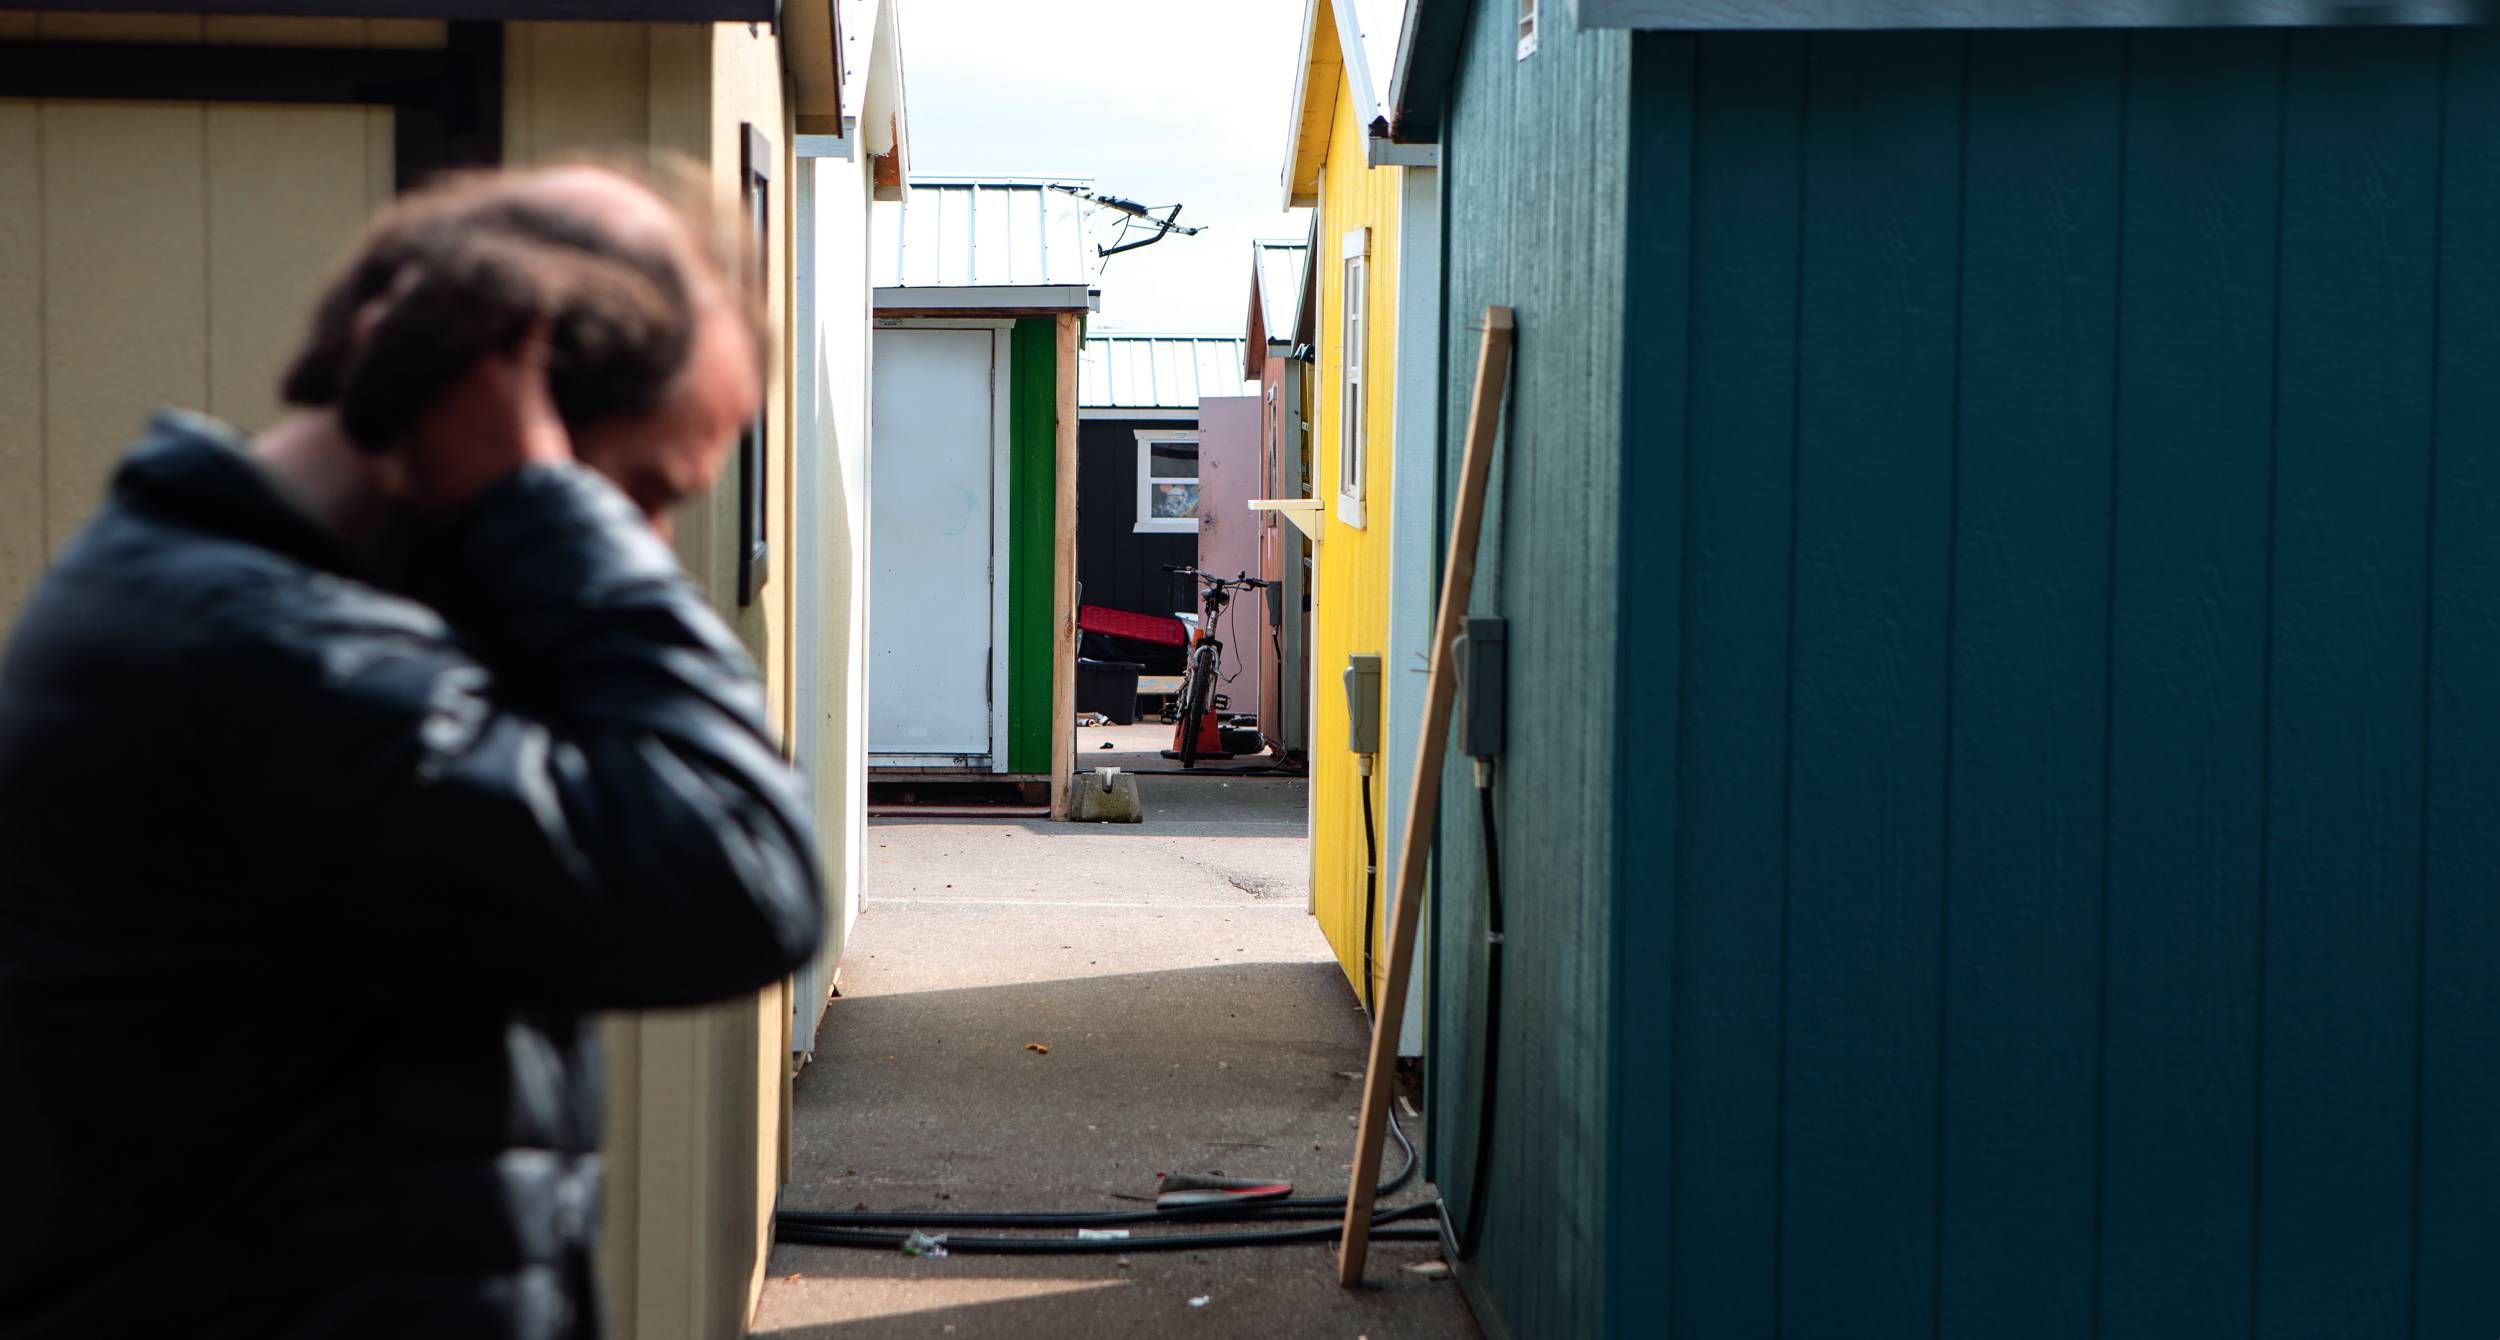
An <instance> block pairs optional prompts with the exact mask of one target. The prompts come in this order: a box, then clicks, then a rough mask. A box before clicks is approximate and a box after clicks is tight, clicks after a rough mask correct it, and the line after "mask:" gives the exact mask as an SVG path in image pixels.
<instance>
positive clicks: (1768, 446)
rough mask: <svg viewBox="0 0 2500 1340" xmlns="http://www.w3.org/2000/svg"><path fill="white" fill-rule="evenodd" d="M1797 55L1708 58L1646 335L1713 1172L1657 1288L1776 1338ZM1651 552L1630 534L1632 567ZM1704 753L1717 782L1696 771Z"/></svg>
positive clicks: (1642, 65) (1647, 788)
mask: <svg viewBox="0 0 2500 1340" xmlns="http://www.w3.org/2000/svg"><path fill="white" fill-rule="evenodd" d="M1803 42H1804V39H1802V38H1799V37H1793V36H1777V37H1762V38H1747V39H1744V40H1742V41H1735V42H1711V43H1706V44H1703V45H1701V46H1700V48H1699V50H1698V52H1697V59H1698V68H1696V70H1695V71H1694V75H1693V78H1694V80H1695V88H1694V94H1693V97H1692V99H1691V101H1692V103H1693V105H1694V107H1695V112H1694V119H1693V127H1692V132H1691V133H1692V140H1693V148H1692V155H1691V162H1692V173H1693V179H1692V185H1691V188H1690V192H1689V195H1690V213H1691V216H1692V223H1691V238H1692V243H1691V246H1692V255H1691V258H1690V276H1691V277H1690V281H1689V282H1690V285H1691V299H1690V301H1691V304H1692V306H1691V313H1690V317H1689V319H1688V321H1687V323H1686V325H1684V326H1682V327H1677V328H1675V329H1672V330H1661V331H1657V332H1655V334H1656V336H1659V337H1663V338H1667V339H1671V340H1673V341H1674V342H1675V344H1676V346H1677V347H1676V349H1675V351H1674V352H1675V356H1676V357H1678V358H1682V357H1685V356H1687V349H1689V357H1690V359H1691V364H1690V369H1689V371H1690V376H1691V379H1692V383H1691V390H1690V392H1689V394H1688V398H1687V401H1686V411H1687V417H1686V419H1685V422H1684V424H1683V432H1684V439H1685V450H1684V455H1685V461H1684V463H1683V469H1684V470H1685V472H1686V476H1685V480H1684V481H1683V487H1684V528H1685V538H1684V543H1685V551H1684V555H1683V571H1682V600H1681V604H1682V620H1683V627H1682V635H1681V638H1680V639H1679V640H1680V642H1681V644H1682V647H1683V656H1682V658H1681V661H1680V664H1679V665H1678V670H1679V672H1680V685H1679V692H1678V695H1677V696H1678V698H1679V699H1680V703H1681V720H1680V722H1679V724H1678V725H1677V728H1676V740H1677V744H1678V746H1679V749H1680V751H1681V752H1680V754H1679V766H1678V767H1677V768H1676V769H1675V770H1674V772H1675V773H1676V774H1680V775H1681V776H1682V779H1683V787H1682V789H1681V790H1680V791H1679V792H1678V793H1677V794H1676V795H1675V797H1674V801H1675V804H1676V808H1675V818H1676V830H1675V856H1676V860H1675V878H1674V882H1673V885H1672V891H1673V899H1672V903H1673V907H1674V928H1673V931H1672V934H1673V937H1674V947H1673V959H1672V971H1671V978H1672V981H1673V983H1674V997H1673V1008H1672V1010H1671V1011H1669V1013H1670V1014H1671V1015H1672V1017H1673V1020H1674V1042H1673V1053H1672V1054H1673V1056H1674V1058H1675V1066H1674V1070H1673V1074H1674V1078H1675V1081H1676V1082H1675V1083H1673V1084H1672V1085H1669V1086H1667V1087H1669V1088H1670V1089H1671V1093H1670V1094H1669V1100H1670V1102H1671V1104H1672V1107H1671V1109H1670V1110H1671V1112H1672V1118H1671V1120H1670V1123H1669V1129H1670V1131H1671V1135H1672V1141H1673V1163H1674V1166H1675V1167H1678V1168H1709V1169H1711V1170H1713V1175H1712V1176H1709V1177H1706V1178H1691V1177H1687V1178H1684V1179H1682V1180H1681V1181H1680V1182H1679V1183H1678V1184H1677V1185H1678V1187H1679V1190H1678V1191H1677V1193H1676V1194H1675V1195H1673V1196H1672V1197H1670V1199H1669V1203H1668V1207H1667V1208H1668V1212H1669V1215H1670V1218H1671V1223H1672V1229H1671V1231H1672V1234H1673V1250H1672V1253H1671V1255H1670V1257H1669V1260H1668V1269H1667V1270H1666V1271H1665V1272H1662V1273H1663V1275H1664V1277H1665V1278H1664V1280H1663V1283H1664V1285H1665V1287H1666V1290H1667V1296H1668V1301H1669V1305H1670V1309H1671V1310H1670V1312H1669V1315H1670V1316H1671V1318H1672V1320H1673V1326H1674V1329H1675V1330H1676V1332H1678V1333H1679V1334H1685V1335H1768V1334H1772V1333H1774V1332H1775V1331H1776V1330H1777V1329H1778V1328H1777V1320H1778V1278H1779V1246H1778V1244H1779V1215H1778V1209H1779V1195H1778V1188H1779V1125H1780V1122H1779V1109H1780V1056H1781V1046H1780V1030H1781V1025H1782V1020H1783V1016H1782V1012H1781V993H1780V981H1781V977H1780V963H1781V955H1782V952H1783V949H1784V946H1785V935H1784V930H1785V927H1784V924H1783V917H1782V908H1783V900H1784V895H1785V892H1786V890H1785V886H1784V872H1785V870H1786V842H1787V808H1788V807H1787V755H1788V741H1787V723H1788V678H1789V677H1788V634H1789V617H1788V615H1789V589H1790V584H1789V577H1790V572H1791V567H1790V563H1789V556H1790V548H1791V537H1792V529H1791V525H1790V521H1791V516H1790V508H1791V499H1792V481H1793V479H1794V474H1793V467H1794V464H1795V458H1794V448H1795V443H1796V428H1797V422H1796V412H1795V410H1796V399H1795V390H1796V384H1797V381H1796V379H1797V297H1798V285H1797V249H1798V240H1799V212H1798V206H1799V187H1800V185H1801V183H1802V181H1803V176H1802V173H1803V166H1804V160H1803V155H1802V151H1803V134H1804V125H1805V108H1804V97H1805V79H1804V65H1803V61H1802V59H1801V57H1802V53H1803ZM1672 56H1673V53H1672V49H1670V48H1667V47H1665V46H1664V44H1656V45H1652V44H1644V45H1642V46H1641V47H1640V48H1639V51H1638V56H1637V66H1636V71H1635V74H1634V76H1633V89H1634V97H1635V99H1636V100H1637V101H1636V105H1639V106H1643V107H1645V106H1646V101H1647V99H1649V98H1651V97H1656V96H1662V95H1666V94H1670V93H1672V92H1673V89H1672V84H1671V80H1670V78H1669V73H1670V72H1669V71H1667V70H1660V69H1658V68H1656V67H1657V63H1658V61H1659V60H1660V59H1661V58H1662V57H1664V58H1668V59H1672ZM1651 139H1652V137H1651V136H1650V135H1648V134H1644V135H1643V136H1642V137H1641V138H1640V140H1639V141H1638V142H1637V144H1636V147H1635V153H1636V154H1638V155H1642V156H1644V158H1645V157H1646V156H1647V155H1648V154H1649V153H1650V152H1651V148H1650V144H1651ZM1672 161H1673V160H1672V159H1671V158H1670V159H1668V160H1666V161H1665V162H1662V163H1661V164H1660V167H1661V168H1664V167H1666V166H1667V165H1668V164H1669V163H1671V162H1672ZM1661 207H1662V208H1671V207H1670V206H1664V205H1662V206H1661ZM1665 263H1666V264H1670V265H1672V264H1676V263H1681V262H1680V260H1674V259H1671V260H1668V261H1666V262H1665ZM1637 333H1638V332H1637V331H1636V332H1635V334H1637ZM1705 336H1706V338H1705ZM1641 380H1643V378H1642V377H1641V376H1640V375H1639V373H1638V372H1637V371H1636V373H1635V376H1634V381H1635V382H1639V381H1641ZM1633 441H1634V445H1635V450H1636V452H1637V454H1638V455H1639V456H1641V457H1642V458H1644V459H1646V458H1650V457H1667V458H1670V460H1669V461H1667V462H1661V463H1660V464H1662V465H1665V464H1671V458H1672V456H1673V452H1672V450H1671V449H1672V446H1673V438H1672V436H1671V434H1670V433H1667V432H1659V433H1654V434H1650V435H1640V436H1635V437H1634V438H1633ZM1626 492H1627V494H1636V495H1637V496H1639V497H1641V498H1642V499H1643V500H1644V502H1646V499H1647V497H1648V493H1649V491H1648V490H1647V489H1644V488H1641V487H1640V486H1639V485H1638V483H1637V482H1635V483H1634V484H1633V485H1632V486H1631V487H1629V488H1627V490H1626ZM1641 547H1642V546H1638V545H1635V544H1633V543H1632V542H1631V541H1630V540H1629V539H1627V541H1626V549H1627V552H1626V553H1625V556H1624V562H1625V569H1626V571H1627V572H1628V571H1633V570H1635V567H1634V565H1635V564H1636V563H1638V562H1639V561H1640V560H1639V559H1638V558H1636V557H1635V551H1636V550H1638V549H1639V548H1641ZM1705 759H1706V760H1710V761H1711V766H1709V767H1708V768H1699V767H1694V766H1692V765H1691V764H1692V762H1693V761H1694V760H1705ZM1669 775H1670V774H1668V772H1667V770H1665V769H1661V768H1657V767H1654V766H1648V767H1639V768H1633V767H1629V766H1627V767H1626V769H1625V776H1624V788H1625V793H1626V796H1627V798H1632V797H1637V802H1636V803H1634V804H1632V805H1631V806H1629V808H1631V809H1633V810H1636V811H1640V812H1655V811H1656V810H1657V808H1658V806H1659V805H1660V803H1661V802H1662V801H1663V800H1664V799H1665V797H1663V796H1659V795H1655V794H1653V792H1654V791H1655V790H1657V789H1659V788H1661V787H1663V785H1664V784H1665V782H1666V779H1667V778H1668V776H1669ZM1662 892H1664V890H1662ZM1632 901H1638V899H1637V897H1629V898H1627V903H1629V902H1632ZM1627 910H1628V909H1627ZM1661 1069H1663V1068H1661ZM1633 1082H1634V1081H1633V1079H1632V1077H1630V1076H1626V1077H1625V1083H1626V1084H1627V1086H1629V1085H1630V1084H1632V1083H1633Z"/></svg>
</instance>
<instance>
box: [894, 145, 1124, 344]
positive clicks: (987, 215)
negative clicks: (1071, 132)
mask: <svg viewBox="0 0 2500 1340" xmlns="http://www.w3.org/2000/svg"><path fill="white" fill-rule="evenodd" d="M1091 185H1092V182H1091V181H1090V180H1089V179H1086V178H1078V177H1067V178H1040V177H988V178H969V177H914V178H912V179H911V191H910V194H909V197H908V198H907V199H904V200H902V201H898V202H882V201H881V202H879V203H878V205H877V206H876V209H875V211H874V212H873V214H872V215H871V222H870V229H871V231H870V240H869V250H870V264H871V265H872V266H873V267H874V269H873V270H872V271H871V278H872V279H873V281H874V283H875V284H876V288H877V306H878V307H879V308H903V309H921V308H932V307H942V308H963V309H967V310H969V309H978V308H983V307H989V308H1015V309H1035V308H1066V309H1069V310H1079V311H1081V310H1084V309H1085V308H1087V307H1089V306H1091V305H1093V303H1094V301H1095V300H1096V299H1098V298H1099V296H1100V291H1099V290H1098V289H1096V287H1095V270H1096V258H1095V254H1094V238H1093V230H1092V228H1091V227H1090V225H1089V224H1088V222H1087V219H1088V216H1089V215H1090V214H1091V212H1092V211H1091V209H1090V208H1089V207H1088V206H1087V204H1086V202H1085V201H1084V200H1082V199H1080V198H1078V197H1077V196H1075V195H1073V194H1070V192H1069V191H1068V190H1065V189H1061V188H1063V187H1064V188H1075V189H1084V188H1086V187H1088V186H1091Z"/></svg>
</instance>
